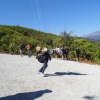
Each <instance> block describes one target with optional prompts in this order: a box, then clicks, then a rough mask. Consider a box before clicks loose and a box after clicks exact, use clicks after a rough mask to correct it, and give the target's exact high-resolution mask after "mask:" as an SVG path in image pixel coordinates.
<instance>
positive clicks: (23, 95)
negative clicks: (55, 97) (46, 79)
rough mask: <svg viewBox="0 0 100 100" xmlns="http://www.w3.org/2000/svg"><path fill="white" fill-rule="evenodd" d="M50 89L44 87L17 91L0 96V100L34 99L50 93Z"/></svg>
mask: <svg viewBox="0 0 100 100" xmlns="http://www.w3.org/2000/svg"><path fill="white" fill-rule="evenodd" d="M51 92H52V91H51V90H48V89H45V90H40V91H36V92H27V93H18V94H15V95H10V96H6V97H1V98H0V100H34V99H36V98H39V97H41V96H42V95H43V94H44V93H51Z"/></svg>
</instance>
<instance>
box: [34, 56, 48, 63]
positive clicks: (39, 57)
mask: <svg viewBox="0 0 100 100" xmlns="http://www.w3.org/2000/svg"><path fill="white" fill-rule="evenodd" d="M36 59H38V61H39V62H40V63H44V61H45V60H46V57H45V55H38V56H37V57H36Z"/></svg>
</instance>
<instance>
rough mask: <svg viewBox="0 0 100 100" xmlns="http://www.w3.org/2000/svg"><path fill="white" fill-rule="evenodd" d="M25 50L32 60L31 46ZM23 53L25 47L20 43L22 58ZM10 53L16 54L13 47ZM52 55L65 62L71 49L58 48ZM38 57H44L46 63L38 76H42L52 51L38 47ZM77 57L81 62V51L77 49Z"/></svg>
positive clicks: (27, 46) (11, 46)
mask: <svg viewBox="0 0 100 100" xmlns="http://www.w3.org/2000/svg"><path fill="white" fill-rule="evenodd" d="M25 48H26V49H27V52H28V57H30V58H31V49H32V48H31V45H30V44H28V45H26V46H25ZM22 51H23V46H22V44H21V43H20V45H19V52H20V55H21V57H22V56H23V55H22ZM10 52H11V54H12V55H13V54H14V49H13V45H12V44H11V45H10ZM52 54H55V55H56V58H57V59H58V56H61V57H62V59H63V60H64V57H66V59H67V60H68V59H69V49H68V48H67V47H66V48H64V47H56V48H55V49H53V52H52ZM36 55H37V56H40V55H44V58H45V59H44V61H43V66H42V67H41V68H40V69H39V71H38V74H40V73H42V75H44V71H45V69H46V68H47V67H48V61H49V60H51V54H50V51H49V49H48V48H47V47H45V48H44V49H42V47H41V45H37V47H36ZM75 55H76V60H77V61H79V57H80V50H79V48H76V50H75Z"/></svg>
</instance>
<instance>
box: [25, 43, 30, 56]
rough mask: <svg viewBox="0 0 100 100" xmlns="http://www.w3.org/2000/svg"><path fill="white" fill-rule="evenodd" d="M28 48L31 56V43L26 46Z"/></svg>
mask: <svg viewBox="0 0 100 100" xmlns="http://www.w3.org/2000/svg"><path fill="white" fill-rule="evenodd" d="M26 49H27V51H28V57H29V58H31V45H30V44H28V45H27V46H26Z"/></svg>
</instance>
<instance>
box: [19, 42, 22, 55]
mask: <svg viewBox="0 0 100 100" xmlns="http://www.w3.org/2000/svg"><path fill="white" fill-rule="evenodd" d="M19 52H20V56H21V57H22V44H21V43H20V45H19Z"/></svg>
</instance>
